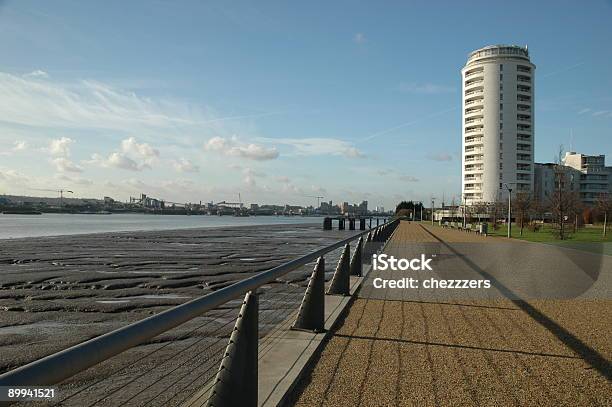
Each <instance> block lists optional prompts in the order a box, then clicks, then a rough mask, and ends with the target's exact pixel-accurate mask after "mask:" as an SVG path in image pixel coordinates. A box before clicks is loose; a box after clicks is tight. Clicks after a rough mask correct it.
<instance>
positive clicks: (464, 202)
mask: <svg viewBox="0 0 612 407" xmlns="http://www.w3.org/2000/svg"><path fill="white" fill-rule="evenodd" d="M461 197H462V198H463V228H464V229H465V211H466V209H467V207H466V205H467V202H466V201H465V194H461Z"/></svg>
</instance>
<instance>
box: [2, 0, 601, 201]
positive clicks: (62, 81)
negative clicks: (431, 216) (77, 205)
mask: <svg viewBox="0 0 612 407" xmlns="http://www.w3.org/2000/svg"><path fill="white" fill-rule="evenodd" d="M611 21H612V1H610V0H592V1H585V2H576V1H554V2H553V1H538V2H533V1H512V2H508V1H505V2H495V1H471V2H469V3H464V2H452V1H449V2H432V1H429V2H425V1H419V2H416V1H402V2H399V1H398V2H392V1H381V2H374V1H372V2H358V1H351V2H348V1H333V2H329V1H324V2H323V1H322V2H318V1H307V2H285V1H260V2H247V1H245V2H242V1H232V2H226V1H178V2H170V1H129V2H125V1H103V2H83V1H78V0H75V1H61V0H57V1H53V2H49V1H42V0H41V1H29V0H21V1H2V0H0V55H1V56H2V57H1V58H0V194H2V193H5V194H20V195H38V196H40V195H46V196H56V195H57V194H56V193H55V192H53V190H58V189H70V190H72V191H74V195H75V196H79V197H89V198H102V197H103V196H111V197H114V198H116V199H120V200H126V199H128V197H129V196H137V195H139V194H140V193H146V194H148V195H150V196H154V197H157V198H162V199H165V200H167V201H173V202H179V203H182V202H199V201H203V202H210V201H214V202H218V201H221V200H226V201H236V200H237V199H238V194H239V193H240V196H241V199H242V201H243V202H245V203H259V204H265V203H275V204H296V205H315V204H316V202H317V198H316V197H317V196H322V197H324V198H323V199H324V200H326V201H329V200H332V201H334V202H343V201H348V202H360V201H362V200H367V201H368V202H369V207H370V208H373V207H374V206H379V205H382V206H384V207H386V208H391V207H393V206H395V205H396V204H397V203H398V202H399V201H400V200H404V199H410V200H416V201H425V202H429V201H430V198H431V197H432V196H435V197H436V198H437V201H438V202H439V201H440V199H441V197H442V196H445V197H446V200H447V201H450V200H451V199H452V197H453V196H455V197H457V199H458V197H459V196H460V189H461V155H460V154H461V108H460V106H461V92H460V90H461V75H460V70H461V68H462V66H463V65H464V64H465V62H466V59H467V55H468V54H469V52H471V51H472V50H474V49H477V48H480V47H483V46H486V45H491V44H516V45H522V46H524V45H528V47H529V51H530V56H531V61H532V62H533V63H534V64H535V65H536V74H535V115H534V118H535V133H534V134H535V159H536V161H538V162H550V161H552V160H553V158H554V156H555V152H556V151H558V150H559V145H561V144H563V145H564V147H565V149H566V150H570V149H572V150H575V151H578V152H583V153H587V154H606V155H607V157H608V159H607V163H608V165H610V162H611V161H610V160H611V158H612V74H611V73H612V24H611V23H610V22H611ZM44 190H47V191H44Z"/></svg>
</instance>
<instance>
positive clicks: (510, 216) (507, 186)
mask: <svg viewBox="0 0 612 407" xmlns="http://www.w3.org/2000/svg"><path fill="white" fill-rule="evenodd" d="M504 186H505V187H506V189H507V190H508V239H510V237H511V236H512V188H510V186H509V184H504Z"/></svg>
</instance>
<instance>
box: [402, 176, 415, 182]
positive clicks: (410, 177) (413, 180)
mask: <svg viewBox="0 0 612 407" xmlns="http://www.w3.org/2000/svg"><path fill="white" fill-rule="evenodd" d="M398 178H399V179H400V181H404V182H418V181H419V179H418V178H417V177H413V176H412V175H400V176H399V177H398Z"/></svg>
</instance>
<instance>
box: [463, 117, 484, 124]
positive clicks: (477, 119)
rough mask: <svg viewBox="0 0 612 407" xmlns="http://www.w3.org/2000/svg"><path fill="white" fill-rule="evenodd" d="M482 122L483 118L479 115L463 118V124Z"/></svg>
mask: <svg viewBox="0 0 612 407" xmlns="http://www.w3.org/2000/svg"><path fill="white" fill-rule="evenodd" d="M482 122H483V119H482V118H481V117H472V118H468V119H465V124H478V123H482Z"/></svg>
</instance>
